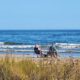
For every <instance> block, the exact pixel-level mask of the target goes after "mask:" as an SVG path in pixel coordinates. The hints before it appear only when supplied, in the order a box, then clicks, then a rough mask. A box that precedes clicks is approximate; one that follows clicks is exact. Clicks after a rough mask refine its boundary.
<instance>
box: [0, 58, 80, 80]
mask: <svg viewBox="0 0 80 80" xmlns="http://www.w3.org/2000/svg"><path fill="white" fill-rule="evenodd" d="M0 80H80V61H79V60H75V61H73V59H68V60H65V61H64V60H56V59H41V60H38V61H36V60H33V59H22V60H19V61H18V59H17V61H16V60H15V59H11V58H9V57H6V58H5V59H1V60H0Z"/></svg>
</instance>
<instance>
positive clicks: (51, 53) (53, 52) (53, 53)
mask: <svg viewBox="0 0 80 80" xmlns="http://www.w3.org/2000/svg"><path fill="white" fill-rule="evenodd" d="M47 54H48V55H49V56H51V57H55V58H56V57H57V51H56V49H55V47H54V45H53V44H52V45H51V46H50V47H49V51H48V52H47Z"/></svg>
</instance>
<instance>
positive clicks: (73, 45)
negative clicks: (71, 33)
mask: <svg viewBox="0 0 80 80" xmlns="http://www.w3.org/2000/svg"><path fill="white" fill-rule="evenodd" d="M50 45H51V44H45V45H40V46H41V47H49V46H50ZM34 46H35V45H27V44H22V43H13V42H12V43H11V42H0V48H33V47H34ZM54 46H55V47H56V48H63V49H64V48H66V49H72V48H80V44H79V43H55V44H54Z"/></svg>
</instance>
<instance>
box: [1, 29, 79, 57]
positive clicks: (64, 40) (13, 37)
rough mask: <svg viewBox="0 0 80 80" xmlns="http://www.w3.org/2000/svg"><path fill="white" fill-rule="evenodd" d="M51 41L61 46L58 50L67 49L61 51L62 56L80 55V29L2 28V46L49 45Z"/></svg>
mask: <svg viewBox="0 0 80 80" xmlns="http://www.w3.org/2000/svg"><path fill="white" fill-rule="evenodd" d="M4 43H5V44H4ZM51 43H54V44H57V46H59V48H58V49H57V50H58V51H60V50H62V52H63V51H64V49H65V51H64V53H60V55H61V56H64V57H66V56H68V57H69V56H71V57H80V51H79V50H80V30H0V45H1V46H0V48H2V45H4V46H6V45H7V46H13V45H26V46H29V45H31V46H32V45H35V44H39V45H46V46H47V45H50V44H51ZM61 46H63V47H61ZM64 46H67V48H66V47H65V48H64ZM69 46H70V48H69ZM72 46H73V47H72ZM71 47H72V48H71ZM22 48H23V47H22ZM26 49H27V48H26ZM31 49H32V47H31ZM66 50H67V51H68V52H66ZM69 52H70V53H69ZM71 52H72V53H71ZM0 53H1V52H0ZM23 53H24V52H23ZM25 53H27V52H25ZM30 54H31V53H30Z"/></svg>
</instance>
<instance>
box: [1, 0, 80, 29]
mask: <svg viewBox="0 0 80 80" xmlns="http://www.w3.org/2000/svg"><path fill="white" fill-rule="evenodd" d="M0 29H80V0H0Z"/></svg>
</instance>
